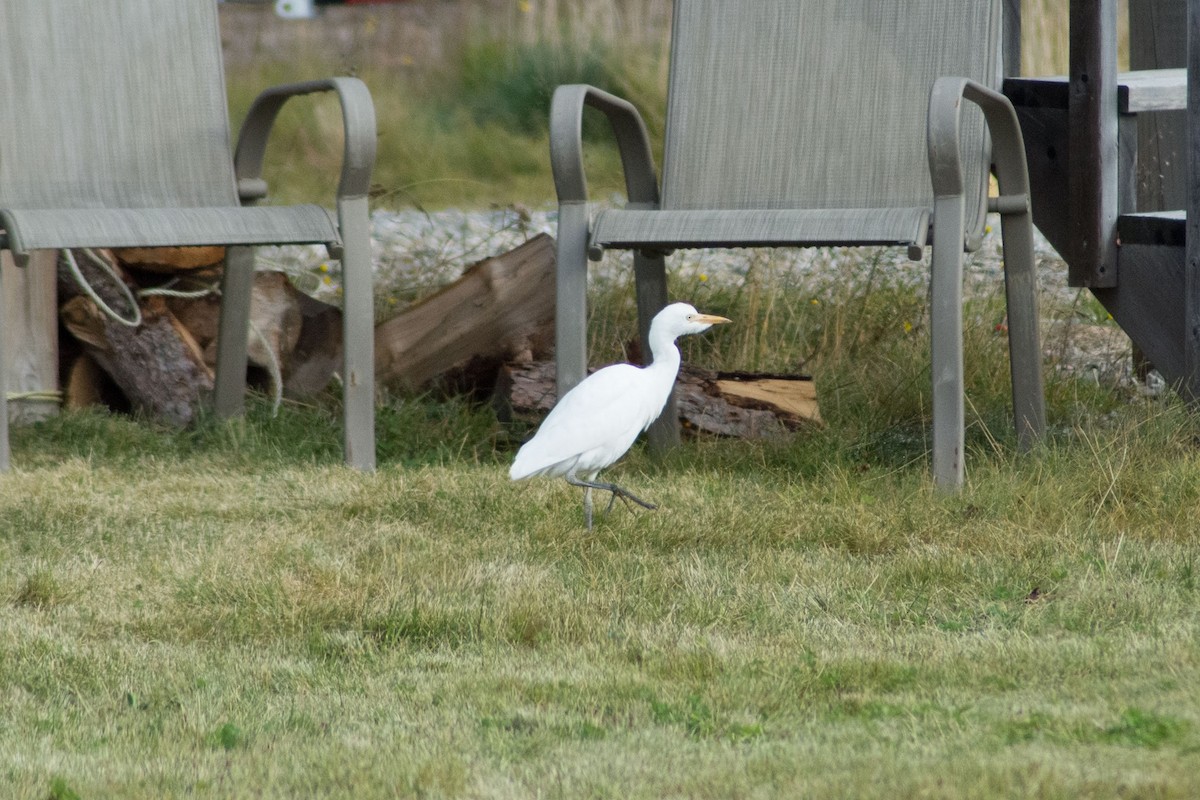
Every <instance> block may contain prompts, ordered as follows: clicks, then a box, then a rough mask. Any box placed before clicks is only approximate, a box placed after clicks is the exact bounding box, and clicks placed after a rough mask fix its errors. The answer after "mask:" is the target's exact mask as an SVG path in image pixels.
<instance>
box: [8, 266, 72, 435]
mask: <svg viewBox="0 0 1200 800" xmlns="http://www.w3.org/2000/svg"><path fill="white" fill-rule="evenodd" d="M55 262H56V257H55V252H54V251H53V250H38V251H35V252H33V253H32V254H31V257H30V259H29V266H28V267H25V268H24V269H22V268H20V267H18V266H16V265H15V264H14V263H13V261H12V257H11V254H10V253H9V252H8V251H7V250H5V251H4V252H3V254H2V255H0V270H2V271H3V275H2V276H0V285H3V287H4V299H3V302H4V309H3V310H4V322H3V324H4V350H5V352H4V356H5V358H4V365H3V368H4V370H5V373H4V376H5V377H4V386H5V390H6V391H7V392H8V395H9V397H10V398H12V399H10V400H9V403H8V417H9V419H10V420H12V421H13V422H35V421H37V420H41V419H45V418H46V417H49V416H53V415H54V414H55V413H57V412H58V400H57V399H56V398H54V397H53V395H47V396H43V395H41V394H40V393H42V392H57V391H58V301H57V294H56V291H55V284H56V280H57V279H56V272H55ZM34 392H36V393H39V394H38V395H31V393H34ZM23 395H31V396H26V397H23Z"/></svg>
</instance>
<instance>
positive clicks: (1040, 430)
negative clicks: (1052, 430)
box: [1000, 212, 1046, 451]
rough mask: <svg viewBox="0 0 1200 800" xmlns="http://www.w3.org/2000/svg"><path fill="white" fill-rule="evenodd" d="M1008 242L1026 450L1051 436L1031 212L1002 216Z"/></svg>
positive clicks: (1011, 324) (1021, 440)
mask: <svg viewBox="0 0 1200 800" xmlns="http://www.w3.org/2000/svg"><path fill="white" fill-rule="evenodd" d="M1000 232H1001V236H1002V240H1003V242H1004V290H1005V300H1006V302H1007V305H1008V358H1009V366H1010V369H1011V374H1012V392H1013V424H1014V425H1015V427H1016V430H1017V443H1018V446H1019V447H1020V449H1021V450H1023V451H1024V450H1029V449H1030V448H1031V447H1032V446H1033V445H1034V443H1036V442H1037V441H1038V440H1039V439H1041V438H1042V436H1043V435H1044V434H1045V432H1046V400H1045V389H1044V388H1043V385H1042V346H1041V337H1040V336H1039V334H1038V322H1039V319H1038V297H1037V273H1036V271H1035V270H1036V263H1035V261H1034V256H1033V222H1032V220H1031V219H1030V215H1029V213H1028V212H1025V213H1022V214H1004V215H1002V216H1001V217H1000Z"/></svg>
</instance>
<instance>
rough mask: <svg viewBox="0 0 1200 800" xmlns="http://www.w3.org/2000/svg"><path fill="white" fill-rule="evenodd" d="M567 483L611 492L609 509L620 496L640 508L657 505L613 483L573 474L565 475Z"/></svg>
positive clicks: (652, 507) (651, 507)
mask: <svg viewBox="0 0 1200 800" xmlns="http://www.w3.org/2000/svg"><path fill="white" fill-rule="evenodd" d="M567 483H569V484H571V485H572V486H582V487H583V488H584V489H600V490H602V491H605V492H611V493H612V497H611V498H610V499H609V501H608V508H609V509H611V508H612V504H613V502H614V501H615V500H616V499H617V498H618V497H619V498H621V499H622V500H632V501H633V502H635V503H637V504H638V505H639V506H641V507H642V508H649V509H651V510H654V509H656V508H658V506H656V505H654V503H647V502H646V501H645V500H643V499H642V498H640V497H638V496H637V495H636V494H634V493H633V492H631V491H629V490H628V489H624V488H622V487H620V486H618V485H617V484H615V483H603V482H600V481H582V480H580V479H579V478H577V477H575V476H574V475H568V476H567ZM604 513H606V514H607V513H608V511H607V510H606V511H605V512H604Z"/></svg>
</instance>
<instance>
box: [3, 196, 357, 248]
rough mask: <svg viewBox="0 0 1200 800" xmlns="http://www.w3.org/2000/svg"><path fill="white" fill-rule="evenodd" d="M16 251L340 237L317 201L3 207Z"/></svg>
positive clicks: (317, 240)
mask: <svg viewBox="0 0 1200 800" xmlns="http://www.w3.org/2000/svg"><path fill="white" fill-rule="evenodd" d="M0 228H4V229H5V230H6V231H7V235H8V247H9V248H10V249H12V250H13V251H14V252H15V253H25V252H28V251H29V250H39V249H58V248H63V247H159V246H187V245H254V244H300V243H327V242H338V241H340V237H339V236H338V230H337V226H336V224H335V221H334V219H333V217H332V216H331V215H330V213H329V212H328V211H326V210H325V209H324V208H322V207H321V206H317V205H298V206H247V207H240V206H234V207H208V208H81V209H65V210H64V209H32V210H25V209H22V210H13V209H2V210H0Z"/></svg>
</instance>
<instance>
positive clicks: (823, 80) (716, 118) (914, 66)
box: [550, 0, 1044, 485]
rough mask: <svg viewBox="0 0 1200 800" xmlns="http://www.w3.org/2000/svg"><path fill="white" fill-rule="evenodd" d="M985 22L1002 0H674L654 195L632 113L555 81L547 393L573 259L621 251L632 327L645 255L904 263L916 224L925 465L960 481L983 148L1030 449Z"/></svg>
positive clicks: (1033, 388) (1007, 176) (995, 56)
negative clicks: (601, 169)
mask: <svg viewBox="0 0 1200 800" xmlns="http://www.w3.org/2000/svg"><path fill="white" fill-rule="evenodd" d="M1002 27H1003V16H1002V8H1001V3H1000V0H910V1H909V2H904V3H886V2H879V0H753V2H744V3H731V2H722V0H676V2H675V4H674V15H673V20H672V35H671V65H670V79H669V91H668V99H667V110H666V129H665V141H664V147H663V161H664V164H663V174H662V185H661V190H660V188H659V185H658V182H657V178H656V176H655V174H654V166H653V158H652V156H651V155H650V153H651V148H650V146H649V141H648V136H647V133H646V129H645V126H644V125H643V124H642V121H641V117H640V115H639V114H638V112H637V110H636V109H635V108H634V107H633V106H632V105H630V104H629V103H627V102H625V101H624V100H622V99H620V98H617V97H614V96H613V95H610V94H608V93H606V92H603V91H601V90H598V89H596V88H594V87H589V86H584V85H573V86H562V87H559V89H558V90H557V92H556V93H555V98H554V102H553V103H552V107H551V132H550V149H551V162H552V165H553V167H554V174H555V187H556V190H557V192H558V197H559V233H558V288H557V292H558V312H557V322H556V325H557V337H556V348H557V362H558V389H559V392H560V394H561V393H562V392H564V391H566V390H568V389H569V388H570V387H571V386H573V385H574V384H575V383H577V382H578V381H579V380H581V379H582V377H583V375H584V374H585V370H586V346H585V342H586V331H585V330H584V325H585V321H586V270H587V265H586V259H587V256H591V257H592V258H599V257H600V256H601V255H602V253H603V252H604V251H605V250H606V249H613V248H619V249H632V250H634V251H635V256H634V271H635V279H636V285H637V291H638V311H639V321H640V323H641V326H642V335H643V337H644V336H645V335H646V331H647V329H648V326H649V320H650V318H651V317H652V316H653V314H654V313H655V312H656V311H657V310H658V309H659V308H661V307H662V305H664V304H665V303H666V302H667V301H668V291H667V285H666V276H665V270H664V267H663V261H662V257H663V255H664V254H665V253H669V252H670V251H672V250H675V249H679V248H688V247H716V246H729V247H743V246H811V245H902V246H907V248H908V252H909V255H910V257H912V258H922V257H923V253H924V248H925V245H926V244H927V242H928V237H929V235H930V233H931V232H932V235H933V263H932V283H933V290H932V294H933V313H932V317H933V320H932V322H933V324H932V328H933V329H934V334H933V343H932V350H933V352H932V360H933V372H934V392H933V395H934V426H933V427H934V448H933V462H934V464H933V472H934V478H935V481H937V482H938V483H939V484H945V485H959V484H961V482H962V480H963V471H962V455H963V454H962V447H963V408H962V404H963V397H962V387H963V383H962V364H961V360H962V352H961V346H962V331H961V326H962V319H961V318H962V311H961V304H962V298H961V269H962V255H963V251H964V249H974V248H975V247H978V245H979V243H980V240H981V236H982V233H983V230H984V224H985V221H986V210H987V208H988V203H989V201H988V198H987V188H988V168H989V165H990V164H991V163H992V162H993V161H995V163H996V166H997V176H998V179H999V181H1000V184H1001V192H1002V193H1003V194H1002V196H1001V197H1000V198H999V199H997V200H996V201H995V205H996V209H997V210H999V211H1001V213H1002V214H1004V215H1005V216H1004V217H1003V221H1004V228H1003V231H1004V243H1005V258H1006V264H1007V266H1008V269H1007V271H1006V276H1005V279H1006V281H1007V282H1008V289H1009V295H1008V296H1009V315H1010V320H1009V321H1010V328H1009V329H1010V343H1011V350H1012V366H1013V387H1014V404H1015V409H1014V414H1015V421H1016V427H1017V429H1018V432H1019V434H1020V440H1021V443H1022V445H1023V446H1028V444H1029V443H1030V442H1032V440H1033V439H1035V438H1036V437H1037V436H1038V435H1040V433H1041V431H1042V429H1043V427H1044V422H1043V420H1044V410H1043V400H1042V388H1041V375H1040V346H1039V344H1038V334H1037V314H1036V296H1035V292H1034V281H1033V257H1032V227H1031V222H1030V218H1029V214H1028V188H1027V183H1028V176H1027V174H1026V167H1025V161H1024V149H1023V147H1022V146H1021V139H1020V131H1019V128H1018V126H1017V124H1016V116H1015V114H1014V113H1013V112H1012V108H1011V105H1010V104H1008V103H1007V101H1006V100H1005V99H1004V98H1003V96H1001V95H999V94H998V93H997V92H996V89H997V88H998V86H999V83H1000V79H1001V64H1002V55H1003V54H1002V52H1001V42H1002V39H1003V36H1002V33H1003V31H1002ZM585 106H590V107H593V108H596V109H598V110H600V111H601V112H603V113H604V114H605V115H606V116H607V117H608V119H609V122H610V123H611V125H612V127H613V132H614V134H615V136H616V139H617V143H618V146H619V148H620V150H621V158H622V164H623V166H624V169H625V176H626V187H627V193H628V198H629V202H628V203H627V204H626V206H625V207H623V208H606V209H602V210H595V209H590V208H589V207H588V205H587V189H586V180H585V179H584V174H583V173H584V170H583V158H582V143H581V136H580V133H581V128H580V124H581V118H582V109H583V108H584V107H585ZM993 142H994V144H995V146H996V152H995V153H994V154H993V152H992V147H993ZM993 155H994V156H995V157H994V158H993ZM956 276H957V277H956ZM956 280H957V284H956ZM1014 319H1015V320H1016V322H1014ZM675 428H676V420H675V418H674V412H673V410H672V407H671V406H670V405H668V408H667V410H666V411H665V412H664V414H663V418H662V419H660V421H659V422H658V423H656V425H655V426H654V428H652V430H651V442H652V444H656V445H657V446H659V447H661V446H664V445H669V444H672V443H673V442H674V441H676V440H677V438H678V434H677V432H675Z"/></svg>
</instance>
